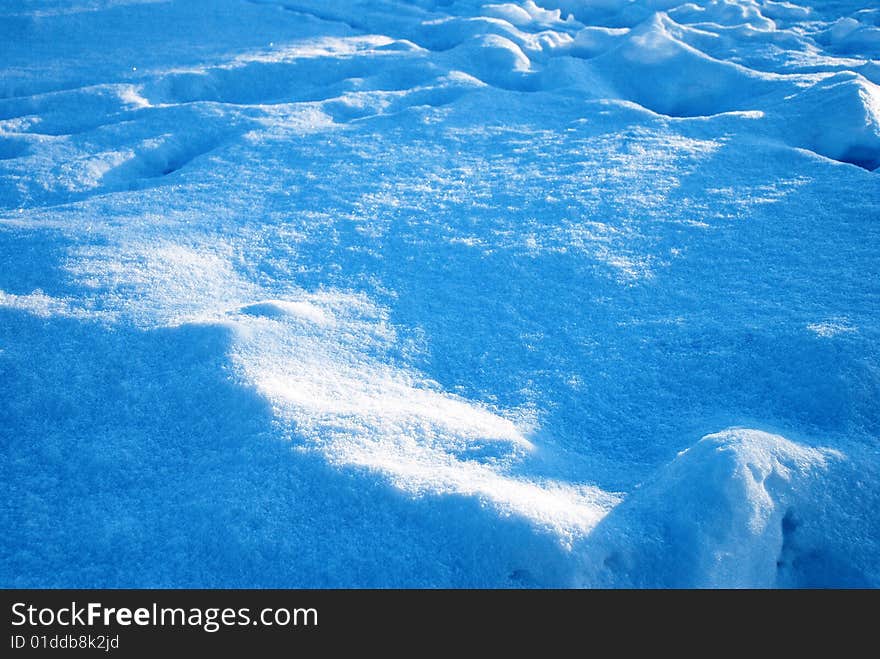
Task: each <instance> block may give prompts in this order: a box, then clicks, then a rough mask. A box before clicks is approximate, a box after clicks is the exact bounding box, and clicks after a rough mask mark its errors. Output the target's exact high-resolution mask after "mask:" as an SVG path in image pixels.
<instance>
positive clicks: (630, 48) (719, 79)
mask: <svg viewBox="0 0 880 659" xmlns="http://www.w3.org/2000/svg"><path fill="white" fill-rule="evenodd" d="M593 62H594V64H595V66H596V67H597V68H598V69H599V70H600V71H601V72H603V73H604V75H605V76H606V77H607V79H608V80H609V81H611V82H612V83H613V84H614V86H615V87H616V88H617V89H618V90H619V92H620V94H621V97H622V98H624V99H628V100H633V101H635V102H637V103H639V104H640V105H643V106H644V107H646V108H648V109H650V110H653V111H655V112H659V113H661V114H666V115H671V116H677V117H693V116H702V115H710V114H718V113H720V112H729V111H732V110H748V109H753V108H754V106H753V105H752V104H753V103H754V99H755V98H756V97H759V96H761V95H763V94H766V93H768V92H770V91H771V90H772V89H773V83H772V81H771V80H769V79H768V77H767V76H765V75H761V74H759V73H757V72H754V71H750V70H749V69H746V68H744V67H742V66H739V65H737V64H734V63H731V62H723V61H720V60H716V59H713V58H711V57H709V56H708V55H706V54H705V53H703V52H701V51H699V50H697V49H696V48H693V47H692V46H690V45H688V44H687V43H685V42H684V41H682V40H681V39H679V38H677V37H676V35H675V23H674V22H673V21H672V20H671V19H669V17H668V16H666V14H663V13H657V14H654V15H653V16H652V17H651V18H649V19H648V20H646V21H645V22H643V23H641V24H640V25H638V26H637V27H635V28H633V29H632V31H631V32H630V33H629V34H628V35H627V37H626V39H624V40H623V42H622V43H621V44H620V45H618V46H617V47H615V48H612V49H611V50H609V51H607V52H605V53H604V54H602V55H600V56H599V57H597V58H595V59H594V60H593Z"/></svg>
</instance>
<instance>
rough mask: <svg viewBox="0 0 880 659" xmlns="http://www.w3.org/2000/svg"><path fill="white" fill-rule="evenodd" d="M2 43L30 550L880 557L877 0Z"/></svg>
mask: <svg viewBox="0 0 880 659" xmlns="http://www.w3.org/2000/svg"><path fill="white" fill-rule="evenodd" d="M0 72H2V73H0V208H2V210H0V396H2V398H0V439H2V454H3V457H2V466H0V469H2V472H0V476H2V478H0V481H2V491H0V495H2V496H0V499H2V508H0V511H2V512H0V528H2V556H0V585H2V586H5V587H50V586H67V587H169V586H171V587H173V586H177V587H197V586H201V587H233V586H235V587H306V586H309V587H391V586H395V587H493V588H494V587H827V586H831V587H877V586H880V513H878V511H880V452H878V451H880V443H878V438H880V178H878V176H880V171H878V166H880V9H878V7H877V5H876V3H875V2H873V1H872V0H827V1H823V0H798V1H797V2H786V1H782V2H777V1H775V0H695V1H687V0H540V2H539V1H538V0H535V1H532V0H521V1H518V2H503V1H499V2H496V3H491V2H484V1H483V0H409V1H402V0H398V1H392V0H174V1H168V0H166V1H162V0H63V1H62V0H39V1H37V0H18V1H16V2H3V3H2V4H0Z"/></svg>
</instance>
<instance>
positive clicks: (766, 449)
mask: <svg viewBox="0 0 880 659" xmlns="http://www.w3.org/2000/svg"><path fill="white" fill-rule="evenodd" d="M843 462H844V456H843V455H842V454H841V453H840V452H838V451H834V450H830V449H823V448H811V447H807V446H804V445H802V444H798V443H796V442H792V441H790V440H788V439H785V438H784V437H781V436H779V435H773V434H769V433H767V432H763V431H759V430H751V429H745V428H733V429H729V430H725V431H723V432H720V433H716V434H713V435H707V436H705V437H704V438H703V439H702V440H700V441H699V442H698V443H697V444H696V445H695V446H693V447H691V448H690V449H687V450H685V451H683V452H682V453H680V454H679V455H678V457H677V458H676V459H675V460H674V461H673V462H672V463H670V464H669V465H668V466H667V467H666V468H664V469H662V470H661V471H660V472H659V473H658V474H657V476H656V477H655V478H653V479H652V480H650V481H649V482H647V483H646V484H644V485H643V486H641V487H640V488H638V489H636V490H635V491H634V492H633V493H632V494H631V495H630V496H629V498H627V499H626V500H625V501H624V502H623V503H622V504H621V505H620V506H618V507H617V508H616V509H614V510H613V511H612V512H611V513H610V514H609V515H608V516H607V517H606V518H605V519H604V520H603V521H602V522H601V524H600V525H599V526H598V527H597V528H596V529H595V531H594V532H593V535H592V536H591V537H590V538H588V540H587V541H585V543H584V547H585V548H584V551H585V556H586V559H585V565H586V567H585V572H584V575H583V583H584V584H591V585H595V584H605V585H613V586H630V587H633V586H636V587H644V586H648V587H698V588H707V587H722V588H731V587H774V586H779V585H798V584H800V585H807V584H812V585H816V584H817V583H818V584H821V583H823V580H824V579H827V578H828V575H827V574H825V570H827V569H828V566H829V562H832V559H829V557H828V556H823V555H821V551H822V549H824V550H825V551H827V549H828V546H829V545H831V546H833V543H831V542H829V541H828V539H827V537H824V536H826V533H827V532H826V529H827V528H829V527H832V528H838V529H840V528H841V524H840V518H841V517H842V516H843V513H842V512H841V511H842V510H845V506H846V503H845V502H839V503H838V506H840V507H839V508H835V507H833V506H829V505H828V501H826V500H825V497H826V496H827V494H826V492H827V490H828V489H829V487H832V485H833V482H834V478H835V476H836V474H837V473H838V472H839V471H840V470H841V464H842V463H843ZM832 489H834V488H833V487H832ZM837 549H838V550H839V547H838V548H837ZM832 558H833V562H834V563H835V564H836V565H835V572H836V573H837V575H838V578H840V575H847V576H848V577H849V579H850V580H851V584H852V585H859V584H864V583H866V581H867V579H866V577H865V576H864V573H863V572H861V571H860V570H863V569H865V567H866V566H865V565H861V566H860V565H858V561H859V560H863V559H864V557H858V556H855V555H853V556H847V554H846V550H843V551H842V552H841V553H840V554H838V555H836V556H833V557H832ZM852 562H855V563H856V564H855V565H853V564H851V563H852ZM648 566H650V567H648ZM868 567H870V566H868ZM646 568H647V570H646Z"/></svg>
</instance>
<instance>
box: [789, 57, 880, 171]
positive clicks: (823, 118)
mask: <svg viewBox="0 0 880 659" xmlns="http://www.w3.org/2000/svg"><path fill="white" fill-rule="evenodd" d="M782 112H784V113H785V115H786V116H785V119H783V120H781V122H782V123H783V124H784V127H783V129H782V130H783V134H784V135H785V137H786V139H787V141H788V142H789V144H791V145H792V146H797V147H802V148H805V149H809V150H811V151H815V152H816V153H818V154H820V155H823V156H826V157H828V158H832V159H834V160H840V161H841V162H847V163H851V164H854V165H858V166H859V167H863V168H865V169H868V170H873V169H876V168H877V167H880V86H877V85H875V84H874V83H872V82H869V81H868V80H866V79H865V78H863V77H862V76H860V75H858V74H856V73H850V72H846V73H838V74H836V75H833V76H830V77H827V78H824V79H823V80H821V81H819V82H817V83H816V84H815V85H813V86H811V87H809V88H808V89H806V90H804V91H803V92H801V93H800V94H797V95H796V96H794V97H793V98H790V99H787V100H786V101H784V105H783V107H782V108H781V109H780V113H782Z"/></svg>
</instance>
